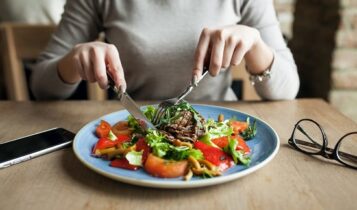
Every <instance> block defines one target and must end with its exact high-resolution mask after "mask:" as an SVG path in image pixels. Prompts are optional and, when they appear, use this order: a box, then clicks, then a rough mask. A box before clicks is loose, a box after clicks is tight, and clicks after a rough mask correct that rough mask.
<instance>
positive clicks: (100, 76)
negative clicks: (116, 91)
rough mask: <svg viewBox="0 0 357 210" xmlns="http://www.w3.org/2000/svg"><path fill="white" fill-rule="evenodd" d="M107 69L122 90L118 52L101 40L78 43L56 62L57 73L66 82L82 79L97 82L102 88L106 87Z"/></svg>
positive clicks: (124, 83) (123, 84) (124, 87)
mask: <svg viewBox="0 0 357 210" xmlns="http://www.w3.org/2000/svg"><path fill="white" fill-rule="evenodd" d="M107 71H108V72H109V73H110V74H111V75H112V77H113V80H114V81H115V84H116V86H117V87H119V88H120V89H121V91H123V92H124V91H125V90H126V82H125V77H124V71H123V67H122V64H121V61H120V58H119V52H118V50H117V48H116V47H115V46H114V45H112V44H106V43H103V42H89V43H84V44H78V45H76V46H75V47H74V48H73V49H72V50H71V51H70V52H69V53H68V54H67V55H66V56H65V57H63V58H62V59H61V60H60V61H59V63H58V74H59V76H60V77H61V79H62V80H63V81H64V82H65V83H68V84H74V83H77V82H79V81H80V80H81V79H83V80H87V81H88V82H98V84H99V86H100V87H101V88H102V89H107V87H108V78H107Z"/></svg>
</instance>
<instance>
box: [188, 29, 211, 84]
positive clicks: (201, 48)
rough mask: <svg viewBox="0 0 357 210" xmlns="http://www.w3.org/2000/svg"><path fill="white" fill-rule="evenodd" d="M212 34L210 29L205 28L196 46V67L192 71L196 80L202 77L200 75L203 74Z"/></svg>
mask: <svg viewBox="0 0 357 210" xmlns="http://www.w3.org/2000/svg"><path fill="white" fill-rule="evenodd" d="M210 34H211V31H210V30H209V29H207V28H205V29H203V30H202V32H201V35H200V39H199V41H198V44H197V47H196V51H195V61H194V67H193V71H192V74H193V78H194V80H195V81H197V80H198V78H200V76H201V75H202V71H203V65H204V62H205V58H206V56H207V52H208V49H209V44H210ZM194 83H195V82H194Z"/></svg>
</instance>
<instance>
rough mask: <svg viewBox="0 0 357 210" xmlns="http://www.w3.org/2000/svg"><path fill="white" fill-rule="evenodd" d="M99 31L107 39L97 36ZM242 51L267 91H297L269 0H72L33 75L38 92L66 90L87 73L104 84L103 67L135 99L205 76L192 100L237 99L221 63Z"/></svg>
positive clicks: (176, 89)
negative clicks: (206, 71)
mask: <svg viewBox="0 0 357 210" xmlns="http://www.w3.org/2000/svg"><path fill="white" fill-rule="evenodd" d="M100 32H104V33H105V38H106V42H107V43H101V42H93V40H95V39H96V38H97V37H98V34H99V33H100ZM243 59H245V63H246V67H247V70H248V72H249V73H250V74H251V75H253V78H254V77H255V76H257V75H263V74H264V75H267V74H269V73H270V77H265V76H264V77H263V79H262V81H258V80H257V82H256V84H255V88H256V91H257V93H258V94H259V95H260V96H261V97H262V98H264V99H270V100H275V99H293V98H294V97H295V96H296V94H297V91H298V87H299V78H298V75H297V70H296V66H295V63H294V60H293V57H292V54H291V52H290V50H289V49H288V48H287V46H286V44H285V43H284V40H283V38H282V34H281V31H280V28H279V23H278V21H277V19H276V15H275V11H274V7H273V3H272V0H236V1H234V0H223V1H217V0H195V1H191V0H182V1H170V0H156V1H142V0H131V1H119V0H113V1H106V0H68V1H67V5H66V6H65V12H64V14H63V16H62V20H61V23H60V25H59V28H58V30H57V32H56V33H55V34H54V36H53V38H52V40H51V41H50V43H49V45H48V47H47V49H46V50H45V52H44V53H43V54H42V55H41V56H40V59H39V62H38V65H37V66H36V67H35V69H34V72H33V78H32V84H31V85H32V90H33V93H34V95H35V96H36V97H37V98H39V99H49V98H67V97H69V96H70V95H71V94H72V93H73V92H74V90H75V89H76V87H77V85H78V83H79V82H80V81H81V80H82V79H84V80H88V81H89V82H98V84H99V85H100V87H102V88H106V87H107V81H108V80H107V75H106V71H109V72H110V73H111V74H112V75H113V77H114V80H115V82H116V85H117V86H118V87H120V88H121V89H122V90H123V91H125V90H126V91H127V92H129V94H130V95H132V96H133V98H135V99H166V98H171V97H173V96H176V95H177V94H179V93H180V92H181V91H182V90H183V89H184V88H185V87H186V86H187V85H188V84H189V82H190V81H191V78H194V79H196V80H197V78H199V77H200V75H201V73H202V69H203V66H204V65H205V62H206V63H207V61H208V63H207V66H208V67H209V72H210V74H211V75H212V76H213V77H207V78H205V80H203V81H202V82H201V83H200V85H199V87H198V88H197V89H196V90H195V91H194V92H193V93H191V94H190V95H189V97H188V98H189V99H191V100H236V97H235V95H234V93H233V91H232V90H231V89H230V84H231V76H230V73H229V71H223V70H221V69H225V68H227V67H230V66H234V65H238V64H239V63H240V62H241V61H242V60H243Z"/></svg>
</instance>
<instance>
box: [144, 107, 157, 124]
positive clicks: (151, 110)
mask: <svg viewBox="0 0 357 210" xmlns="http://www.w3.org/2000/svg"><path fill="white" fill-rule="evenodd" d="M155 114H156V109H155V107H153V106H147V107H146V110H145V111H144V115H145V116H146V117H147V118H148V120H150V121H152V119H153V118H154V116H155Z"/></svg>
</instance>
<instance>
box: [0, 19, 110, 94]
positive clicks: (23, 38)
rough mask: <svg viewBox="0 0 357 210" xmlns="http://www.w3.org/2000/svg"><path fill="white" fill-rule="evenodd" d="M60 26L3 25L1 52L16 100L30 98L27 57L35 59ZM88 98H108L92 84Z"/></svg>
mask: <svg viewBox="0 0 357 210" xmlns="http://www.w3.org/2000/svg"><path fill="white" fill-rule="evenodd" d="M55 28H56V26H55V25H33V24H22V23H2V24H0V33H1V36H0V37H1V38H0V42H1V43H2V44H1V54H2V57H3V62H2V63H3V71H4V77H5V85H6V92H7V97H8V99H10V100H15V101H27V100H29V90H28V88H27V87H28V85H27V81H26V75H25V71H24V66H23V60H35V59H36V58H37V57H38V56H39V54H40V53H41V52H42V51H43V50H44V49H45V47H46V45H47V43H48V41H49V40H50V38H51V36H52V34H53V32H54V30H55ZM87 89H88V98H89V99H91V100H105V99H106V98H107V97H106V94H105V93H104V92H103V91H102V90H100V89H99V87H98V85H96V84H95V85H93V84H92V85H88V86H87Z"/></svg>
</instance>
